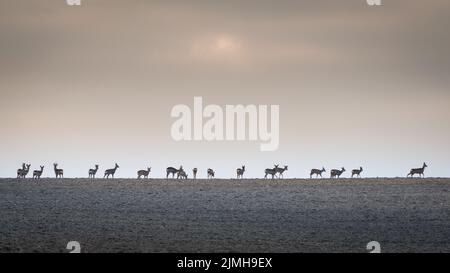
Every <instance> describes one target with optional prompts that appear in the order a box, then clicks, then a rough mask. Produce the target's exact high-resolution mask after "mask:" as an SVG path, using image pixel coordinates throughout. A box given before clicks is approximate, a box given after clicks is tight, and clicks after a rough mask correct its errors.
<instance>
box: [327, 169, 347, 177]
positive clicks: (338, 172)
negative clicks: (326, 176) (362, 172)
mask: <svg viewBox="0 0 450 273" xmlns="http://www.w3.org/2000/svg"><path fill="white" fill-rule="evenodd" d="M344 172H345V168H344V167H342V169H341V170H336V169H333V170H331V176H330V177H331V178H340V177H341V175H342V174H343V173H344Z"/></svg>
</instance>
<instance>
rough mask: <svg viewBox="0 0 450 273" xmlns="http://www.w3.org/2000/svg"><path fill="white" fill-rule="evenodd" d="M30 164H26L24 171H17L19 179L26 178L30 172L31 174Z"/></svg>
mask: <svg viewBox="0 0 450 273" xmlns="http://www.w3.org/2000/svg"><path fill="white" fill-rule="evenodd" d="M30 167H31V165H30V164H25V166H23V169H22V170H20V169H19V170H17V178H26V177H27V175H28V172H30Z"/></svg>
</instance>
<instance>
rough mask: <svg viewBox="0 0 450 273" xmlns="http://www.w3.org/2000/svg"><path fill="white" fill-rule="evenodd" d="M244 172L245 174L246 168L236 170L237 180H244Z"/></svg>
mask: <svg viewBox="0 0 450 273" xmlns="http://www.w3.org/2000/svg"><path fill="white" fill-rule="evenodd" d="M244 172H245V166H242V168H239V169H236V174H237V179H239V178H241V179H242V178H244Z"/></svg>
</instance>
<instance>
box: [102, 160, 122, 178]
mask: <svg viewBox="0 0 450 273" xmlns="http://www.w3.org/2000/svg"><path fill="white" fill-rule="evenodd" d="M118 168H119V165H117V163H116V166H114V169H109V170H106V171H105V175H104V176H103V178H106V179H108V178H109V176H112V178H114V175H115V174H116V171H117V169H118Z"/></svg>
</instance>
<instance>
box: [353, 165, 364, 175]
mask: <svg viewBox="0 0 450 273" xmlns="http://www.w3.org/2000/svg"><path fill="white" fill-rule="evenodd" d="M362 171H363V168H362V167H359V169H354V170H352V178H353V176H355V175H356V177H361V173H362Z"/></svg>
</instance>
